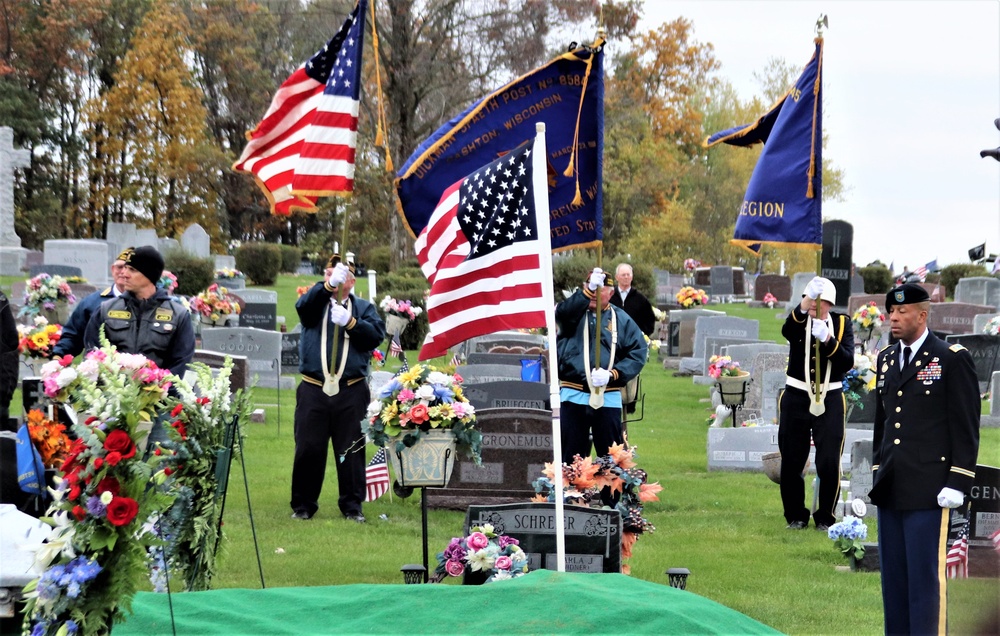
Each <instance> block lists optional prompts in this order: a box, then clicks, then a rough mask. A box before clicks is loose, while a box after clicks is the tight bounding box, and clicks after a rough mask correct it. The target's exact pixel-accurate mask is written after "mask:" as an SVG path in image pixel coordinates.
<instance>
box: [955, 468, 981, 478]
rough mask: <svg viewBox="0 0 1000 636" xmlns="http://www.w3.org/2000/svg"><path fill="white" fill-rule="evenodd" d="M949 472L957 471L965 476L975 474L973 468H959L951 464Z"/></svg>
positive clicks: (973, 475)
mask: <svg viewBox="0 0 1000 636" xmlns="http://www.w3.org/2000/svg"><path fill="white" fill-rule="evenodd" d="M951 472H953V473H958V474H959V475H965V476H966V477H973V478H975V476H976V472H975V471H973V470H966V469H964V468H959V467H958V466H952V467H951Z"/></svg>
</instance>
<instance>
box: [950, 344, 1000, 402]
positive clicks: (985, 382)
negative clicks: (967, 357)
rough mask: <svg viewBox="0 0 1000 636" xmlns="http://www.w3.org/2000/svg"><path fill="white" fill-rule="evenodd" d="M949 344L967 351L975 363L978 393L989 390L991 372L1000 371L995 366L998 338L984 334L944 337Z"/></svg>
mask: <svg viewBox="0 0 1000 636" xmlns="http://www.w3.org/2000/svg"><path fill="white" fill-rule="evenodd" d="M945 340H947V341H948V342H949V343H953V344H960V345H962V346H963V347H965V348H966V349H968V350H969V353H970V354H971V355H972V361H973V362H975V363H976V378H977V379H978V380H979V392H980V393H985V392H986V391H987V390H988V389H989V384H990V378H991V377H992V376H993V372H994V371H997V370H1000V365H998V364H997V362H998V361H997V353H998V352H1000V336H988V335H986V334H984V333H974V334H960V335H957V336H945Z"/></svg>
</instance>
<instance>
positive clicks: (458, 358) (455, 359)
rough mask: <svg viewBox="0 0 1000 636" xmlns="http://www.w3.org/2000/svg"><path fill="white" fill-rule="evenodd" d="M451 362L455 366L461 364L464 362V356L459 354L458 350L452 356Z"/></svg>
mask: <svg viewBox="0 0 1000 636" xmlns="http://www.w3.org/2000/svg"><path fill="white" fill-rule="evenodd" d="M449 364H451V366H453V367H457V366H459V365H460V364H462V356H460V355H458V352H457V351H456V352H455V355H453V356H451V362H450V363H449Z"/></svg>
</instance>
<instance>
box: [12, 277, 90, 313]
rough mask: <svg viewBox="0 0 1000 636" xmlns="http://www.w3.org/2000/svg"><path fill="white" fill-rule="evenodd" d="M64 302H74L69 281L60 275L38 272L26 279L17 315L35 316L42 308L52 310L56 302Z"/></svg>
mask: <svg viewBox="0 0 1000 636" xmlns="http://www.w3.org/2000/svg"><path fill="white" fill-rule="evenodd" d="M59 302H64V303H67V304H72V303H75V302H76V296H74V295H73V290H72V289H70V286H69V283H68V282H66V279H65V278H63V277H62V276H50V275H49V274H45V273H42V274H39V275H37V276H35V277H33V278H30V279H28V283H27V285H25V288H24V307H22V308H21V311H20V312H19V314H18V315H29V316H36V315H38V313H39V312H40V311H41V310H43V309H46V310H50V311H51V310H53V309H55V308H56V303H59Z"/></svg>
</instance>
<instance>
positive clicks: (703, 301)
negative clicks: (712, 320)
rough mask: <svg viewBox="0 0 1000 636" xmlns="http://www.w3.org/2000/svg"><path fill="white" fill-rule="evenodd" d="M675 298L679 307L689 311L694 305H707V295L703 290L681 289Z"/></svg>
mask: <svg viewBox="0 0 1000 636" xmlns="http://www.w3.org/2000/svg"><path fill="white" fill-rule="evenodd" d="M676 297H677V302H678V303H680V305H681V307H683V308H684V309H690V308H691V307H694V306H696V305H707V304H708V294H706V293H705V290H704V289H695V288H694V287H681V290H680V291H679V292H677V296H676Z"/></svg>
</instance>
